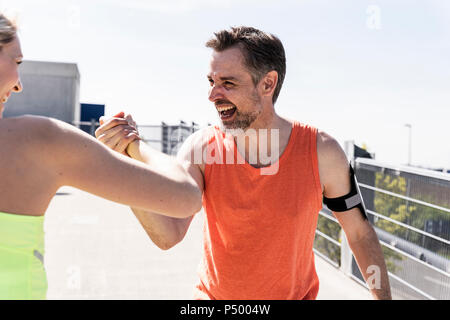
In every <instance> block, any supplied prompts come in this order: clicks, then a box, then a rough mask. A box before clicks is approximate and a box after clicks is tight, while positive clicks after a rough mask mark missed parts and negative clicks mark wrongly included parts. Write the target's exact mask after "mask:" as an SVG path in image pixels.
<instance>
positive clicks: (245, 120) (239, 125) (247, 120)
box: [220, 91, 262, 131]
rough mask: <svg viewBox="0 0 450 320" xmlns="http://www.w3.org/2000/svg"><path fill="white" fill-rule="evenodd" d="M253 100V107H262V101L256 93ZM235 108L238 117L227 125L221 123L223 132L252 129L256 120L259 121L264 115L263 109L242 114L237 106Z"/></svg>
mask: <svg viewBox="0 0 450 320" xmlns="http://www.w3.org/2000/svg"><path fill="white" fill-rule="evenodd" d="M251 100H252V104H253V105H260V102H261V99H260V97H259V96H258V95H257V93H256V91H254V92H253V93H252V96H251ZM233 106H234V107H235V108H236V117H235V119H234V120H233V121H228V122H225V123H224V122H223V121H220V122H221V128H222V129H223V130H233V129H241V130H244V131H245V130H247V129H248V128H250V126H251V125H252V123H253V122H255V120H256V119H258V117H259V115H260V114H261V113H262V110H261V109H259V110H256V111H251V112H241V111H239V109H238V107H237V106H236V105H234V104H233Z"/></svg>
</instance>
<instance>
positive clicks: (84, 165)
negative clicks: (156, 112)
mask: <svg viewBox="0 0 450 320" xmlns="http://www.w3.org/2000/svg"><path fill="white" fill-rule="evenodd" d="M21 62H22V53H21V49H20V42H19V39H18V37H17V28H16V26H15V24H14V23H13V22H12V21H11V20H9V19H8V18H6V17H5V16H4V15H2V14H1V13H0V299H45V296H46V291H47V280H46V274H45V270H44V266H43V259H42V255H43V254H44V232H43V219H44V213H45V211H46V209H47V207H48V205H49V203H50V201H51V199H52V198H53V196H54V194H55V193H56V191H57V190H58V189H59V188H60V187H61V186H64V185H69V186H73V187H76V188H79V189H82V190H84V191H87V192H90V193H92V194H95V195H98V196H100V197H103V198H105V199H109V200H112V201H116V202H118V203H122V204H125V205H129V206H133V207H136V208H141V209H145V210H149V211H154V212H157V213H160V214H164V215H167V216H171V217H177V218H184V217H187V216H190V215H192V214H194V213H195V212H197V211H199V210H200V209H201V193H200V191H199V189H198V186H197V184H196V182H195V181H194V180H193V179H192V178H191V177H190V176H189V175H188V174H187V172H186V170H185V169H184V168H183V166H181V165H180V164H179V163H177V162H176V161H175V160H174V159H172V158H169V157H167V159H166V164H167V166H166V168H165V170H164V172H160V171H157V170H156V169H152V168H151V167H149V166H146V165H144V164H142V163H140V162H137V161H135V160H132V159H130V158H127V157H125V156H123V155H120V154H119V153H117V152H114V151H111V150H110V149H108V148H107V147H105V146H104V145H102V144H101V143H99V142H97V141H96V140H95V139H94V138H93V137H91V136H89V135H87V134H85V133H84V132H82V131H81V130H78V129H76V128H74V127H73V126H71V125H69V124H66V123H64V122H61V121H58V120H55V119H50V118H44V117H35V116H23V117H17V118H9V119H2V113H3V109H4V104H5V103H6V101H7V100H8V98H9V97H10V95H11V93H13V92H16V93H18V92H20V91H21V90H22V85H21V83H20V80H19V76H18V66H19V64H20V63H21ZM119 121H122V122H123V125H126V124H127V121H126V120H119ZM135 139H137V135H136V132H132V131H130V132H128V135H127V137H126V139H125V140H126V142H127V144H128V142H129V141H132V140H135ZM173 198H176V199H177V201H172V199H173ZM180 199H182V201H180Z"/></svg>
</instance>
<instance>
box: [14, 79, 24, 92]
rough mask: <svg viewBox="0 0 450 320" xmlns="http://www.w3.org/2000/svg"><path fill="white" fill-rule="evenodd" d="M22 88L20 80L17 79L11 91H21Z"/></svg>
mask: <svg viewBox="0 0 450 320" xmlns="http://www.w3.org/2000/svg"><path fill="white" fill-rule="evenodd" d="M22 89H23V86H22V82H21V81H20V80H19V81H17V84H16V85H15V86H14V88H13V91H14V92H21V91H22Z"/></svg>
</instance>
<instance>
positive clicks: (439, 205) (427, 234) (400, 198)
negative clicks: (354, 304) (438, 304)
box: [314, 158, 450, 300]
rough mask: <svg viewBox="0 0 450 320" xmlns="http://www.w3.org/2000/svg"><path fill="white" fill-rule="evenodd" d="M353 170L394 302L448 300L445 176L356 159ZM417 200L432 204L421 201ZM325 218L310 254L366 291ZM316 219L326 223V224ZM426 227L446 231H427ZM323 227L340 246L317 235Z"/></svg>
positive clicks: (449, 218) (448, 179) (449, 180)
mask: <svg viewBox="0 0 450 320" xmlns="http://www.w3.org/2000/svg"><path fill="white" fill-rule="evenodd" d="M354 166H355V172H356V175H357V177H358V182H359V186H360V188H361V192H362V194H363V198H364V201H365V204H366V207H367V214H368V217H369V220H370V221H371V223H372V224H373V226H374V229H375V231H376V233H377V235H378V237H379V240H380V244H381V245H382V248H383V251H384V254H385V258H386V263H387V266H388V274H389V277H390V279H391V288H392V293H393V297H394V298H396V299H430V300H435V299H450V274H449V272H450V260H449V257H450V239H449V238H450V236H449V234H450V232H449V229H450V228H448V226H449V225H450V214H449V213H450V209H449V208H450V205H449V202H450V199H449V195H450V175H448V174H444V173H439V172H434V171H430V170H424V169H417V168H412V167H407V166H391V165H388V164H384V163H379V162H377V161H375V160H372V159H363V158H357V159H356V160H355V161H354ZM383 179H384V180H383ZM386 181H387V182H390V184H389V183H387V184H386V183H385V182H386ZM413 188H414V191H413ZM387 189H397V190H387ZM399 190H403V191H404V192H403V193H405V194H402V192H399ZM394 191H395V192H394ZM420 197H424V198H427V199H428V198H433V197H434V198H436V199H435V201H431V200H428V201H426V200H425V199H420ZM402 202H403V203H402ZM432 202H434V203H432ZM376 208H378V210H375V209H376ZM378 211H383V212H378ZM330 214H331V213H330V211H329V210H328V209H327V208H326V206H325V207H324V208H323V209H322V210H321V212H320V213H319V223H318V229H317V232H316V242H315V244H314V246H315V249H314V250H315V252H316V253H318V254H319V255H320V256H321V257H325V258H326V259H327V261H329V262H331V263H332V264H333V265H334V266H336V267H339V268H341V269H342V271H344V272H345V273H346V274H348V275H349V276H350V277H351V278H353V279H354V280H356V281H357V282H359V283H361V284H362V285H364V286H365V283H364V281H363V278H362V275H361V273H360V271H359V269H358V267H357V264H356V261H355V259H354V257H353V255H352V254H351V251H350V248H349V247H348V244H346V242H345V237H343V235H342V231H341V228H340V226H339V224H338V222H337V220H336V219H334V218H331V216H330ZM320 217H324V218H327V219H326V221H327V222H326V223H325V222H324V220H323V219H322V220H320ZM426 218H428V220H425V219H426ZM430 219H434V220H430ZM429 221H434V222H438V223H437V224H438V225H439V226H441V227H442V226H445V227H443V228H441V229H438V230H437V231H434V232H433V231H431V230H427V225H428V224H427V222H429ZM420 223H422V226H421V227H419V224H420ZM327 224H328V225H327ZM330 224H331V226H332V227H330ZM327 227H328V230H332V231H333V232H334V234H336V233H339V234H340V237H339V240H336V239H335V238H336V236H335V238H333V237H332V236H330V235H329V234H326V233H325V232H323V230H321V229H327ZM333 228H334V229H333ZM336 230H337V231H336ZM405 230H406V232H405ZM413 234H415V236H413ZM420 237H422V238H420ZM343 239H344V241H343ZM430 241H433V242H430ZM324 243H326V244H327V246H324ZM338 243H339V244H340V245H339V246H338V245H337V244H338ZM333 248H334V249H333ZM348 251H349V252H348ZM330 256H333V257H336V256H338V257H340V259H339V260H337V261H336V259H332V258H330ZM346 257H347V258H346ZM348 257H350V259H351V263H349V261H348V259H349V258H348Z"/></svg>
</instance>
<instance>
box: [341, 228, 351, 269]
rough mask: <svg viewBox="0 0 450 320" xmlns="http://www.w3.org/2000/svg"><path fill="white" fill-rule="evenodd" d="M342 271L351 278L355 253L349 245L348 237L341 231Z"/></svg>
mask: <svg viewBox="0 0 450 320" xmlns="http://www.w3.org/2000/svg"><path fill="white" fill-rule="evenodd" d="M340 238H341V271H342V272H343V273H344V274H345V275H347V276H351V275H352V274H353V268H352V260H353V253H352V250H351V249H350V245H349V244H348V241H347V237H346V236H345V233H344V231H343V230H342V229H341V235H340Z"/></svg>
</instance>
